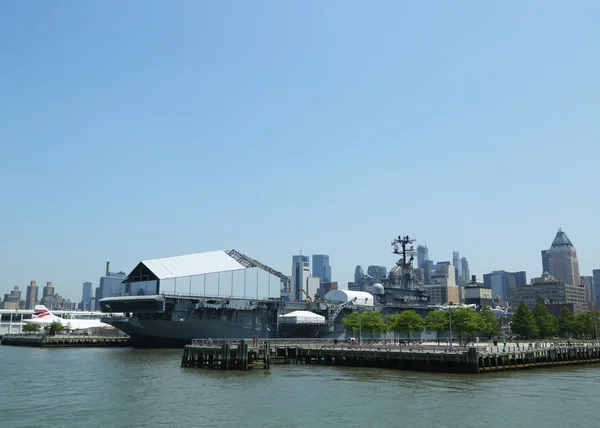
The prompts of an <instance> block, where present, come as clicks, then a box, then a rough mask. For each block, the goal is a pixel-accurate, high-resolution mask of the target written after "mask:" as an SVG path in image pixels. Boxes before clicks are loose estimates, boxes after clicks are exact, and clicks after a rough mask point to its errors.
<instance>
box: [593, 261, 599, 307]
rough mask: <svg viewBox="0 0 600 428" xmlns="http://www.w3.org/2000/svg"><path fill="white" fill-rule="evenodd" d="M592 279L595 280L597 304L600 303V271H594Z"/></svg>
mask: <svg viewBox="0 0 600 428" xmlns="http://www.w3.org/2000/svg"><path fill="white" fill-rule="evenodd" d="M592 277H593V278H594V297H595V302H596V304H598V303H600V269H594V270H593V271H592Z"/></svg>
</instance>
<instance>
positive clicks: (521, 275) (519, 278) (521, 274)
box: [512, 270, 527, 287]
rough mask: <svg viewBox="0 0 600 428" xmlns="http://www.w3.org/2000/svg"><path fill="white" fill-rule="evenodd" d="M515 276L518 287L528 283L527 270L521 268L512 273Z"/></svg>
mask: <svg viewBox="0 0 600 428" xmlns="http://www.w3.org/2000/svg"><path fill="white" fill-rule="evenodd" d="M512 274H513V275H514V276H515V284H516V286H517V287H522V286H524V285H527V272H525V271H523V270H520V271H518V272H513V273H512Z"/></svg>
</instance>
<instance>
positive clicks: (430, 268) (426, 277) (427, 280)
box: [423, 260, 435, 285]
mask: <svg viewBox="0 0 600 428" xmlns="http://www.w3.org/2000/svg"><path fill="white" fill-rule="evenodd" d="M434 271H435V265H434V264H433V261H432V260H425V263H424V265H423V282H424V284H425V285H427V284H431V274H432V273H433V272H434Z"/></svg>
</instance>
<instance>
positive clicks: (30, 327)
mask: <svg viewBox="0 0 600 428" xmlns="http://www.w3.org/2000/svg"><path fill="white" fill-rule="evenodd" d="M39 330H40V325H39V324H31V323H26V324H25V325H24V326H23V328H22V329H21V331H23V332H25V333H35V332H37V331H39Z"/></svg>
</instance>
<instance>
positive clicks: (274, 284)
mask: <svg viewBox="0 0 600 428" xmlns="http://www.w3.org/2000/svg"><path fill="white" fill-rule="evenodd" d="M412 242H413V240H411V239H409V238H408V237H398V238H397V239H395V240H394V241H393V242H392V245H393V247H394V251H393V252H394V253H395V254H398V255H400V256H401V257H400V259H399V260H398V261H397V262H396V264H395V265H394V267H393V268H392V269H391V270H390V273H389V275H388V276H387V277H386V278H384V279H383V280H382V281H381V282H382V283H381V284H375V285H374V286H373V287H372V290H371V291H372V293H366V292H357V291H347V290H332V291H331V292H329V293H328V294H327V295H325V296H324V298H323V299H322V300H321V301H311V300H305V301H286V299H285V298H283V297H282V296H285V295H286V294H287V292H288V291H289V290H290V278H289V277H288V276H286V275H284V274H283V273H281V272H279V271H277V270H274V269H272V268H269V267H268V266H266V265H263V264H262V263H260V262H258V261H256V260H254V259H252V258H250V257H248V256H246V255H245V254H242V253H240V252H238V251H236V250H226V251H213V252H208V253H200V254H191V255H187V256H179V257H168V258H163V259H155V260H146V261H142V262H140V263H139V264H138V265H137V266H136V267H135V268H134V269H133V270H132V271H131V272H130V274H129V275H128V276H127V277H126V278H125V280H124V295H121V296H111V297H106V298H104V299H102V300H101V301H100V308H101V311H102V312H103V313H104V314H105V316H104V317H103V318H102V321H103V322H106V323H108V324H111V325H113V326H115V327H117V328H118V329H120V330H122V331H123V332H125V333H126V334H128V335H129V336H130V337H131V339H132V343H133V344H134V345H136V346H139V347H180V346H183V345H185V344H188V343H190V342H191V340H192V339H201V338H232V339H240V338H251V337H254V336H256V337H258V338H269V337H297V338H299V337H329V338H337V339H344V336H345V330H344V326H343V323H342V319H343V317H344V316H346V315H347V314H349V313H351V312H352V311H356V310H362V311H365V310H369V311H378V312H381V313H382V315H386V314H388V313H397V312H399V311H401V310H403V309H408V308H411V309H416V310H419V311H422V312H423V313H426V312H427V311H428V309H427V306H428V302H429V297H428V296H427V294H426V293H425V290H424V288H423V287H422V286H420V285H416V284H415V283H414V281H413V259H414V257H413V247H412ZM298 294H301V293H298ZM123 314H124V315H123Z"/></svg>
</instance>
